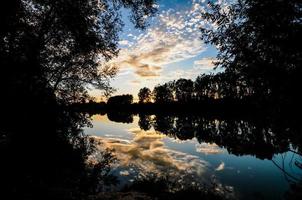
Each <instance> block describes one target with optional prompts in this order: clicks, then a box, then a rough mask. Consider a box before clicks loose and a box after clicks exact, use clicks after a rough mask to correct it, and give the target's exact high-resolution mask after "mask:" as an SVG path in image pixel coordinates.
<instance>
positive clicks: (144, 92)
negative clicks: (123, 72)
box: [138, 87, 152, 103]
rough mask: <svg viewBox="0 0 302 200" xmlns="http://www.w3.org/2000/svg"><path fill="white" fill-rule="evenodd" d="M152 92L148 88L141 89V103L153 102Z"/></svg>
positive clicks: (139, 95) (139, 96)
mask: <svg viewBox="0 0 302 200" xmlns="http://www.w3.org/2000/svg"><path fill="white" fill-rule="evenodd" d="M151 95H152V93H151V90H150V89H149V88H147V87H144V88H141V89H140V90H139V93H138V98H139V103H149V102H151Z"/></svg>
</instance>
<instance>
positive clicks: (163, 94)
mask: <svg viewBox="0 0 302 200" xmlns="http://www.w3.org/2000/svg"><path fill="white" fill-rule="evenodd" d="M152 94H153V100H154V102H155V103H169V102H172V101H173V100H174V97H173V88H172V87H171V85H170V84H168V83H166V84H163V85H158V86H155V87H154V89H153V92H152Z"/></svg>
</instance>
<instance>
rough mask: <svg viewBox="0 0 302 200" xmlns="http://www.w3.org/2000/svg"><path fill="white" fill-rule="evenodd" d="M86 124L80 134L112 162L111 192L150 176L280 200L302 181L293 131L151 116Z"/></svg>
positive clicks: (301, 159) (236, 122) (275, 126)
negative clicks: (109, 151) (107, 153)
mask: <svg viewBox="0 0 302 200" xmlns="http://www.w3.org/2000/svg"><path fill="white" fill-rule="evenodd" d="M92 119H93V127H92V128H85V133H86V134H88V135H90V136H92V137H95V138H96V139H97V140H99V141H100V142H101V144H100V145H99V148H100V150H101V149H104V148H108V149H112V150H113V151H114V155H115V156H116V158H117V162H116V163H115V165H114V167H113V168H112V172H111V173H112V174H113V175H115V176H117V177H118V180H119V184H118V185H117V186H116V188H114V189H115V190H118V189H119V188H122V187H123V186H125V185H130V184H131V183H132V182H133V181H134V180H136V179H137V178H141V177H145V176H148V175H150V174H153V175H156V176H157V177H160V176H169V177H171V178H172V179H173V180H174V181H177V182H178V183H184V184H192V185H194V184H200V183H201V184H205V185H207V184H208V185H211V184H215V185H216V190H217V192H220V191H224V192H226V193H227V194H228V195H229V196H232V197H235V198H238V199H283V198H284V196H285V195H286V193H288V191H289V189H290V184H293V183H298V182H299V181H300V180H301V179H302V168H301V163H302V157H301V156H300V154H299V153H298V152H299V145H300V144H299V143H296V144H293V142H292V141H296V139H295V138H292V137H291V136H292V133H293V132H295V129H294V128H293V129H290V128H288V127H286V126H285V125H281V124H280V123H276V122H274V124H271V123H268V122H263V120H259V121H257V120H256V122H255V121H252V122H251V121H246V120H218V119H204V118H201V117H194V116H178V117H176V116H174V117H172V116H154V115H152V116H146V115H144V116H142V115H141V116H126V117H125V116H124V117H123V119H120V118H117V117H114V116H107V115H102V116H101V115H94V116H93V117H92ZM109 119H111V120H112V121H111V120H109ZM111 190H112V188H111ZM219 190H220V191H219Z"/></svg>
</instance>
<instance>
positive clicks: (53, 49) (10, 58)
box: [0, 0, 156, 103]
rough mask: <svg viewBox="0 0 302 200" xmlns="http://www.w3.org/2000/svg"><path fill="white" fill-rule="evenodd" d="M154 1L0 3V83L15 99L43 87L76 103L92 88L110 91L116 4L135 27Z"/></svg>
mask: <svg viewBox="0 0 302 200" xmlns="http://www.w3.org/2000/svg"><path fill="white" fill-rule="evenodd" d="M154 5H155V1H154V0H117V1H110V0H100V1H99V0H76V1H75V0H59V1H51V0H14V1H11V0H5V2H3V6H2V7H1V10H0V13H1V16H0V20H1V21H0V22H1V25H2V27H1V32H0V38H1V39H0V63H1V72H0V74H1V75H0V76H1V77H0V80H1V87H3V89H4V91H5V92H7V93H8V94H10V95H11V96H12V98H17V96H18V92H19V91H18V90H21V91H24V93H29V94H33V93H39V94H37V95H42V93H43V91H44V93H45V91H48V92H49V93H52V94H55V95H56V97H57V99H58V100H59V101H61V102H63V103H70V102H80V101H82V100H83V99H86V98H87V97H88V93H87V89H89V88H91V87H95V88H97V89H102V90H104V91H105V93H110V92H111V91H112V88H111V87H110V86H109V80H110V78H112V77H113V76H114V75H115V73H116V67H115V66H108V65H106V61H108V60H110V59H111V58H112V57H114V56H116V55H117V54H118V46H117V44H118V39H119V38H118V32H119V31H120V30H121V27H122V24H123V23H122V20H121V12H120V10H121V8H126V9H129V10H130V12H131V19H132V21H133V22H134V24H135V26H136V27H137V28H144V27H145V26H146V24H147V19H148V16H151V15H153V14H154V13H155V11H156V8H155V6H154Z"/></svg>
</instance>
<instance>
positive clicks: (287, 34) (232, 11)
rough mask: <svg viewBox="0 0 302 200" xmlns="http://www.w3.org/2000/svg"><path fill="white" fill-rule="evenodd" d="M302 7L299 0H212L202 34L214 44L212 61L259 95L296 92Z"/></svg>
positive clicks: (287, 95)
mask: <svg viewBox="0 0 302 200" xmlns="http://www.w3.org/2000/svg"><path fill="white" fill-rule="evenodd" d="M301 8H302V2H301V1H300V0H288V1H285V0H280V1H274V0H268V1H258V0H239V1H231V2H230V3H229V4H228V5H225V4H219V3H217V2H212V1H211V2H209V3H208V8H207V9H206V10H205V12H204V13H202V17H203V19H204V21H205V22H207V23H206V25H204V26H203V27H202V28H201V32H202V39H203V40H204V41H205V42H207V43H210V44H212V45H214V46H215V47H217V49H218V56H217V58H218V61H217V62H216V66H217V67H222V68H224V69H225V71H226V73H227V75H228V76H229V78H230V80H231V81H232V82H236V83H235V84H238V83H239V85H247V86H248V87H249V93H252V94H254V95H256V96H257V98H258V99H260V98H264V97H265V96H266V97H271V98H273V99H276V100H278V99H279V100H283V101H284V100H285V99H284V98H294V96H296V94H298V93H299V92H295V93H294V92H293V91H299V90H300V88H299V86H298V85H301V81H300V78H299V77H300V76H301V75H302V73H301V72H302V71H301V69H302V67H301V63H302V62H301V58H302V49H301V48H302V47H301V45H300V43H301V34H302V20H301V17H302V9H301ZM232 79H233V80H232Z"/></svg>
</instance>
